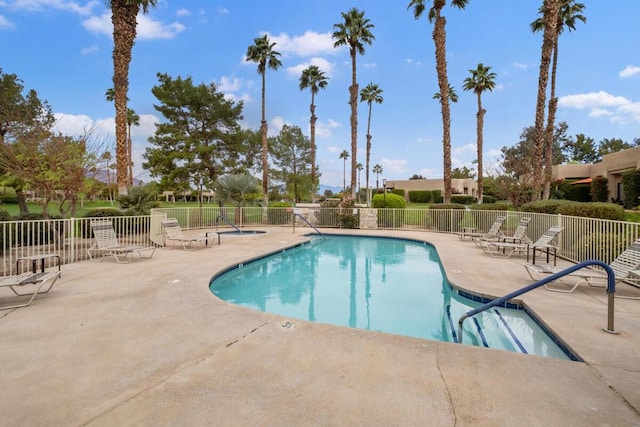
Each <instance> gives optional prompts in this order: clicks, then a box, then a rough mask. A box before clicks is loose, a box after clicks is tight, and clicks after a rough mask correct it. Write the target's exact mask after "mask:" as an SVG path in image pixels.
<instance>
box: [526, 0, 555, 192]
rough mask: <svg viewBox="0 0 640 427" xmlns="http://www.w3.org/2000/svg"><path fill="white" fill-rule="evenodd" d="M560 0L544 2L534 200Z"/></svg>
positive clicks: (538, 189)
mask: <svg viewBox="0 0 640 427" xmlns="http://www.w3.org/2000/svg"><path fill="white" fill-rule="evenodd" d="M559 6H560V0H544V4H543V6H542V7H543V15H544V16H543V23H544V24H543V28H544V29H543V36H542V53H541V58H540V73H539V76H538V95H537V100H536V120H535V124H534V137H533V138H534V145H533V165H534V168H533V177H532V181H533V182H532V190H533V200H540V192H541V189H542V180H543V176H542V172H543V169H542V168H543V165H544V164H545V162H544V158H543V156H544V152H545V141H544V139H545V138H544V137H545V135H544V109H545V104H546V96H547V93H546V92H547V84H548V81H549V64H550V63H551V55H552V53H553V47H554V45H555V40H556V38H557V33H558V13H559Z"/></svg>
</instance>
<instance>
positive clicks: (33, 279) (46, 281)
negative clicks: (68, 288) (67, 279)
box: [0, 271, 60, 310]
mask: <svg viewBox="0 0 640 427" xmlns="http://www.w3.org/2000/svg"><path fill="white" fill-rule="evenodd" d="M58 277H60V271H47V272H43V273H31V272H29V273H23V274H16V275H13V276H5V277H0V287H5V286H6V287H8V288H9V289H11V291H12V292H13V293H14V294H15V295H17V296H19V297H28V296H30V297H31V298H29V300H28V301H26V302H22V303H20V304H12V305H6V306H2V307H0V310H9V309H11V308H19V307H26V306H28V305H30V304H31V303H32V302H33V300H34V299H35V298H36V296H38V295H41V294H46V293H48V292H49V291H50V290H51V288H52V287H53V285H54V283H56V280H58ZM31 284H33V285H36V286H37V288H36V289H35V291H34V292H18V291H17V288H23V287H24V286H26V285H31ZM43 288H45V289H44V290H42V289H43Z"/></svg>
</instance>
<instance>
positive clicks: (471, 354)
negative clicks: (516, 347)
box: [0, 228, 640, 426]
mask: <svg viewBox="0 0 640 427" xmlns="http://www.w3.org/2000/svg"><path fill="white" fill-rule="evenodd" d="M309 231H310V230H309V229H308V228H307V229H305V228H296V233H295V234H294V233H292V230H291V229H290V228H273V229H269V233H268V234H265V235H254V236H223V237H222V245H220V246H217V245H215V246H211V247H208V248H203V249H197V250H194V251H184V250H182V249H181V248H178V247H176V248H160V249H158V250H157V251H156V253H155V255H154V257H153V258H152V259H139V258H135V259H134V260H133V261H132V262H131V263H130V264H125V265H120V264H116V263H115V262H114V261H113V259H105V260H104V262H100V263H95V262H88V261H87V262H82V263H77V264H71V265H65V266H63V268H62V271H63V274H62V278H61V279H60V280H59V281H58V283H57V284H56V285H55V287H54V288H53V290H52V291H51V293H50V294H48V295H43V296H41V297H38V298H36V300H35V301H34V303H33V304H32V305H31V306H29V307H25V308H20V309H16V310H10V311H2V312H0V336H1V337H2V344H1V347H0V384H1V385H2V387H0V414H1V415H0V417H1V418H0V420H1V421H0V424H2V425H65V426H66V425H98V426H101V425H104V426H114V425H118V426H120V425H123V426H126V425H154V426H157V425H181V426H182V425H234V426H236V425H274V426H275V425H277V426H287V425H420V426H425V425H437V426H454V425H456V426H463V425H474V426H484V425H486V426H489V425H490V426H496V425H539V426H550V425H554V426H559V425H576V426H586V425H602V426H638V425H640V415H639V411H640V301H630V300H621V299H616V308H615V327H616V329H617V331H618V332H619V334H618V335H611V334H608V333H605V332H603V331H602V328H603V327H605V326H606V322H607V311H606V295H605V292H604V290H603V289H602V288H599V289H597V288H589V287H587V286H581V287H579V288H578V290H577V291H576V292H574V293H572V294H560V293H552V292H549V291H546V290H544V289H538V290H535V291H533V292H531V293H529V294H527V295H525V296H523V298H522V299H523V300H524V302H525V303H526V304H528V305H529V306H530V307H531V308H532V309H533V310H534V311H535V312H536V313H537V314H538V315H539V316H540V317H541V318H542V319H543V320H544V321H545V322H546V323H547V324H548V326H549V327H551V328H552V329H553V330H554V331H556V332H557V333H558V334H559V335H560V336H561V337H562V338H563V339H564V340H565V341H566V342H567V343H568V344H569V345H570V346H571V347H572V348H573V349H574V350H575V351H576V352H577V353H578V354H579V355H580V356H581V357H582V358H583V359H584V360H585V363H582V362H569V361H561V360H555V359H549V358H544V357H538V356H531V355H520V354H515V353H511V352H506V351H500V350H486V349H482V348H477V347H472V346H468V345H458V344H451V343H442V342H436V341H427V340H420V339H413V338H408V337H401V336H394V335H388V334H381V333H376V332H368V331H363V330H354V329H349V328H342V327H336V326H329V325H323V324H317V323H310V322H305V321H301V320H297V319H290V318H285V317H282V316H279V315H273V314H267V313H260V312H255V311H253V310H249V309H246V308H242V307H236V306H233V305H231V304H228V303H226V302H224V301H221V300H219V299H218V298H216V297H215V296H213V295H212V294H211V293H210V292H209V290H208V287H207V285H208V282H209V279H210V278H211V276H212V275H213V274H214V273H215V272H216V271H219V270H221V269H223V268H225V267H228V266H230V265H233V264H235V263H237V262H238V261H242V260H246V259H249V258H252V257H256V256H258V255H260V254H263V253H265V252H270V251H276V250H280V249H282V248H285V247H288V246H290V245H292V244H294V243H297V242H301V241H303V240H305V239H306V238H305V237H304V235H303V234H305V233H308V232H309ZM336 231H338V230H336ZM353 233H363V234H374V235H381V234H384V235H387V236H388V235H393V236H398V237H412V238H419V239H424V240H426V241H429V242H431V243H433V244H434V245H435V246H436V248H437V250H438V253H439V255H440V257H441V259H442V261H443V263H444V266H445V270H446V271H447V275H448V277H449V280H450V281H451V282H452V283H454V284H455V285H457V286H460V287H463V288H466V289H469V290H472V291H475V292H479V293H483V294H489V295H496V296H501V295H504V294H506V293H508V292H511V291H513V290H516V289H518V288H520V287H522V286H524V285H526V284H528V283H531V280H530V279H529V277H528V275H527V274H526V272H525V270H524V268H523V267H522V263H523V262H524V260H523V259H522V258H521V257H516V256H514V257H512V259H494V258H491V257H489V256H488V255H485V254H484V253H483V252H482V251H481V250H480V249H478V248H476V247H475V245H473V244H472V243H469V242H462V241H460V240H458V239H457V237H455V236H452V235H447V234H436V233H425V232H420V233H410V232H394V231H391V232H390V231H384V232H382V231H379V232H378V231H376V232H366V233H364V232H358V231H354V232H353ZM622 291H627V292H633V290H629V289H620V292H622ZM0 292H1V293H0V304H5V303H8V302H10V301H13V298H14V297H12V296H11V294H10V292H9V291H8V290H6V289H3V290H0ZM636 292H637V291H636ZM287 321H290V322H292V323H294V324H295V326H294V327H292V328H285V327H283V326H282V325H283V324H284V323H285V322H287Z"/></svg>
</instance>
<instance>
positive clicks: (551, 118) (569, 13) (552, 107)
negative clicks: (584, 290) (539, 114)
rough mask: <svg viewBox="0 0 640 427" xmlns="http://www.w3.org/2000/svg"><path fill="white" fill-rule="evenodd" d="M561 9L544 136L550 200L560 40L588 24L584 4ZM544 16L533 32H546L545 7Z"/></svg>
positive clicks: (564, 1)
mask: <svg viewBox="0 0 640 427" xmlns="http://www.w3.org/2000/svg"><path fill="white" fill-rule="evenodd" d="M559 7H560V9H559V11H558V23H557V28H556V36H555V39H554V41H553V59H552V62H551V88H550V92H549V109H548V112H547V128H546V130H545V136H544V140H545V142H544V159H545V167H544V170H545V180H544V198H545V199H548V198H549V192H550V189H551V168H552V167H553V156H552V150H553V128H554V125H555V119H556V110H557V107H558V98H557V97H556V70H557V67H558V39H559V38H560V34H562V32H563V31H564V27H565V26H566V27H567V28H568V29H569V31H570V32H571V31H574V30H575V29H576V24H577V22H578V21H582V22H583V23H586V22H587V18H586V17H585V16H584V15H583V14H582V13H583V12H584V8H585V6H584V4H582V3H576V2H575V0H560V6H559ZM538 13H539V14H540V15H543V16H541V17H539V18H538V19H536V20H535V21H533V22H532V23H531V31H532V32H534V33H537V32H540V31H543V30H544V7H541V8H540V9H539V10H538Z"/></svg>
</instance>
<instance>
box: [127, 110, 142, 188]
mask: <svg viewBox="0 0 640 427" xmlns="http://www.w3.org/2000/svg"><path fill="white" fill-rule="evenodd" d="M131 126H140V116H139V115H137V114H136V112H135V111H134V110H132V109H131V108H128V109H127V148H128V150H129V175H128V176H129V180H128V184H129V186H132V185H133V149H132V144H133V143H132V141H131Z"/></svg>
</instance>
